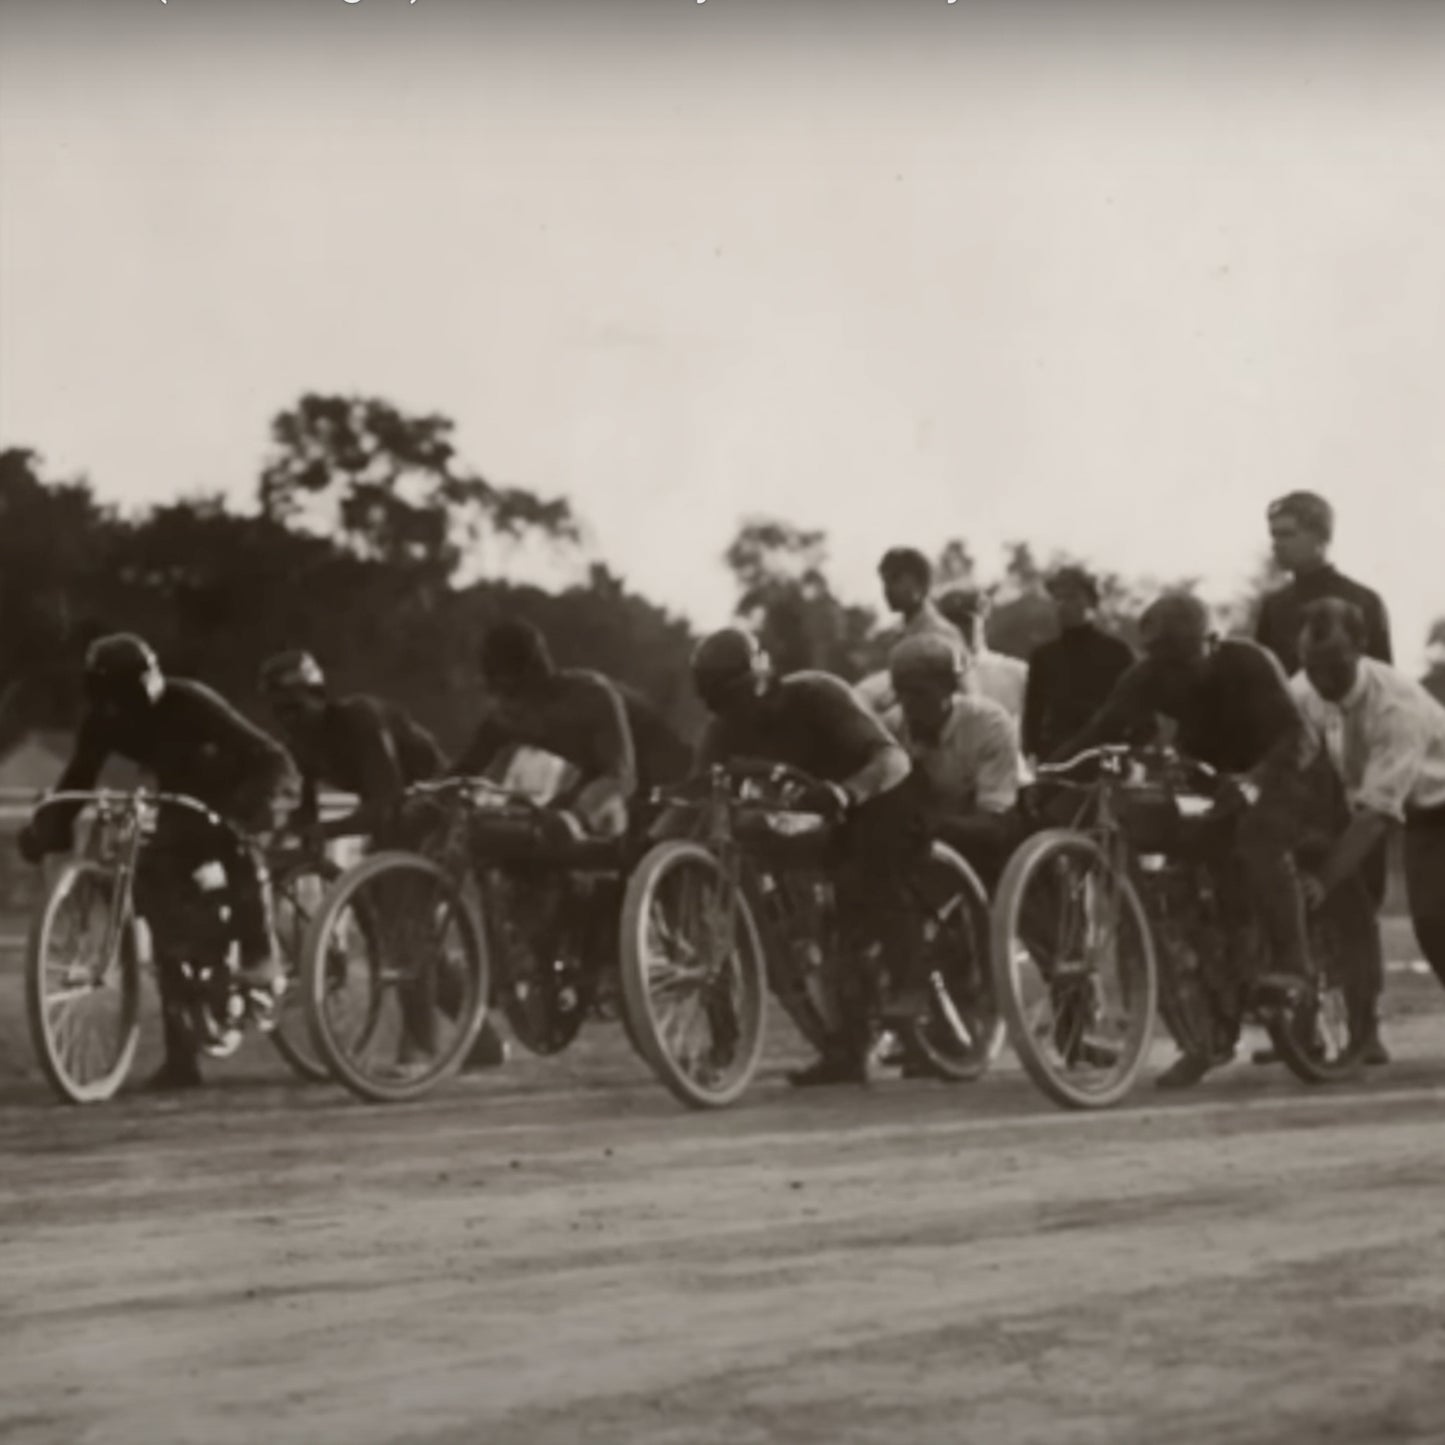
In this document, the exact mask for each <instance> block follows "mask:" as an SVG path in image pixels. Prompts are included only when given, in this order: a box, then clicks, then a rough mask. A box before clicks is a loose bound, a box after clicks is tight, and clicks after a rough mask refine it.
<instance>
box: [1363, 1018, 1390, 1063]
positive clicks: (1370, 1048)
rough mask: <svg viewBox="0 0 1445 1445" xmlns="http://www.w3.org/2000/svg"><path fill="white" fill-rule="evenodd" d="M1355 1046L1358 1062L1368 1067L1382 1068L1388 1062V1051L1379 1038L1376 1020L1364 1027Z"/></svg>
mask: <svg viewBox="0 0 1445 1445" xmlns="http://www.w3.org/2000/svg"><path fill="white" fill-rule="evenodd" d="M1357 1048H1358V1054H1359V1060H1360V1062H1361V1063H1362V1064H1365V1065H1366V1066H1367V1067H1369V1068H1374V1069H1378V1068H1382V1067H1383V1066H1384V1065H1385V1064H1388V1063H1389V1062H1390V1051H1389V1050H1388V1049H1387V1048H1386V1047H1385V1045H1384V1042H1383V1040H1382V1039H1381V1038H1380V1025H1379V1022H1378V1021H1374V1022H1371V1023H1370V1025H1369V1026H1368V1027H1367V1028H1366V1029H1365V1031H1364V1033H1363V1034H1362V1035H1361V1038H1360V1041H1359V1044H1358V1045H1357Z"/></svg>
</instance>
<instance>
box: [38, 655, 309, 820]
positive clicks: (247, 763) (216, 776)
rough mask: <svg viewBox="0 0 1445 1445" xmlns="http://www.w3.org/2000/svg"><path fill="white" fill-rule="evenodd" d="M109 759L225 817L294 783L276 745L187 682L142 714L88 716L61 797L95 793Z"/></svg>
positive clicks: (175, 682) (171, 686) (216, 697)
mask: <svg viewBox="0 0 1445 1445" xmlns="http://www.w3.org/2000/svg"><path fill="white" fill-rule="evenodd" d="M112 754H115V755H118V756H120V757H123V758H127V759H129V760H130V761H131V762H133V763H135V764H136V765H137V766H138V767H140V768H142V769H144V770H145V771H146V772H148V773H150V774H151V775H152V776H153V777H154V779H155V782H156V786H157V787H158V788H160V789H162V790H163V791H165V792H173V793H184V794H187V795H188V796H190V797H192V798H195V799H197V800H198V801H200V802H202V803H205V804H207V805H208V806H209V807H212V808H214V809H215V810H216V811H217V812H218V813H221V814H223V815H225V814H227V813H229V812H231V811H232V810H233V809H234V807H235V806H236V805H237V803H238V800H240V799H243V798H254V797H256V796H258V795H259V794H261V793H264V792H265V791H266V790H267V789H269V788H272V787H274V786H276V785H278V784H279V783H282V782H284V781H285V780H287V779H292V780H294V778H295V765H294V764H293V762H292V760H291V755H290V754H289V753H288V752H287V751H286V749H285V748H284V747H282V745H281V744H280V743H279V742H277V741H276V739H275V738H273V737H270V736H269V735H268V734H266V733H264V732H262V731H261V729H260V728H258V727H257V726H256V725H255V724H254V723H253V722H251V721H250V720H249V719H247V718H245V717H243V716H242V715H241V714H240V713H239V712H237V711H236V709H235V708H233V707H232V706H231V704H230V703H228V702H227V701H226V700H225V699H224V698H223V697H221V696H220V694H219V693H216V692H213V691H212V690H211V689H210V688H208V687H206V686H205V685H204V684H202V683H199V682H192V681H190V680H189V679H187V678H167V679H166V687H165V691H164V692H163V693H162V694H161V695H160V697H159V698H158V699H157V700H156V701H155V702H154V703H153V704H152V705H151V706H150V707H149V708H147V709H145V710H144V711H138V712H136V713H134V714H131V715H127V716H124V717H117V716H115V715H114V714H111V713H108V712H100V711H96V710H94V709H91V710H89V711H87V712H86V714H85V715H84V717H83V718H82V719H81V723H80V731H79V733H78V734H77V736H76V739H75V752H74V753H73V754H72V756H71V759H70V762H69V764H68V765H67V766H66V768H65V771H64V772H63V773H62V774H61V776H60V781H59V783H57V785H56V787H57V789H58V790H65V789H72V788H73V789H76V790H84V789H88V788H93V787H94V786H95V783H96V779H97V778H99V777H100V771H101V769H102V768H103V767H104V766H105V762H106V759H107V758H109V757H110V756H111V755H112ZM293 786H294V781H293ZM57 811H58V812H60V813H62V815H63V814H66V813H69V814H71V815H73V814H74V813H75V812H77V811H79V810H78V808H75V809H72V808H63V809H62V808H59V807H58V808H57Z"/></svg>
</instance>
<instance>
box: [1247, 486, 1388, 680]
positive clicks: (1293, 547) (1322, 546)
mask: <svg viewBox="0 0 1445 1445" xmlns="http://www.w3.org/2000/svg"><path fill="white" fill-rule="evenodd" d="M1268 517H1269V539H1270V544H1271V546H1272V547H1273V549H1274V560H1275V561H1276V562H1277V563H1278V564H1279V565H1280V566H1281V567H1282V568H1283V569H1284V570H1285V571H1286V572H1288V573H1289V574H1290V580H1289V581H1288V582H1286V583H1285V585H1284V586H1283V587H1281V588H1279V589H1278V590H1277V591H1275V592H1271V593H1270V594H1269V596H1267V597H1266V598H1265V599H1264V602H1263V604H1262V605H1261V606H1260V609H1259V622H1258V625H1257V626H1256V628H1255V634H1254V636H1255V641H1256V642H1258V643H1259V645H1260V646H1261V647H1267V648H1268V649H1269V650H1270V651H1271V652H1272V653H1274V655H1275V656H1276V657H1277V658H1279V661H1280V665H1281V666H1282V667H1283V668H1284V670H1285V675H1286V676H1287V677H1293V676H1294V674H1295V673H1296V672H1298V671H1299V668H1300V653H1299V639H1300V630H1301V628H1302V627H1303V626H1304V610H1305V608H1306V607H1308V606H1309V605H1310V603H1311V602H1319V601H1321V600H1323V599H1324V598H1329V597H1332V598H1336V599H1338V600H1339V601H1341V602H1351V603H1353V604H1354V605H1355V606H1356V607H1358V608H1359V609H1360V613H1361V615H1362V616H1363V617H1364V619H1365V656H1366V657H1373V658H1375V659H1376V661H1378V662H1392V661H1393V660H1394V659H1393V658H1392V657H1391V653H1390V619H1389V615H1388V613H1387V612H1386V610H1385V604H1384V602H1383V601H1382V600H1381V599H1380V594H1379V593H1378V592H1374V591H1372V590H1371V589H1370V588H1368V587H1366V586H1365V585H1364V584H1363V583H1362V582H1356V581H1355V580H1354V579H1353V578H1351V577H1346V576H1345V575H1344V573H1343V572H1340V571H1338V570H1337V569H1336V568H1335V567H1334V566H1333V565H1331V563H1330V560H1329V550H1330V542H1331V541H1332V540H1333V538H1334V532H1335V513H1334V508H1332V507H1331V506H1330V504H1329V503H1328V502H1327V501H1326V500H1325V499H1324V498H1323V497H1320V496H1316V495H1315V493H1313V492H1290V493H1289V495H1288V496H1284V497H1280V498H1279V499H1278V500H1277V501H1274V502H1271V503H1270V505H1269V511H1268Z"/></svg>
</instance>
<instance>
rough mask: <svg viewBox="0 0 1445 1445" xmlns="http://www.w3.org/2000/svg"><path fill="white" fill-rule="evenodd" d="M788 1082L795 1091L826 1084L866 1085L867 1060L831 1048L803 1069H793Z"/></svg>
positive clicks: (850, 1051) (857, 1055)
mask: <svg viewBox="0 0 1445 1445" xmlns="http://www.w3.org/2000/svg"><path fill="white" fill-rule="evenodd" d="M788 1082H789V1083H790V1084H791V1085H792V1086H793V1087H794V1088H795V1089H810V1088H814V1087H817V1086H819V1085H826V1084H866V1083H867V1082H868V1062H867V1059H866V1058H865V1057H863V1056H861V1055H859V1054H858V1053H857V1051H856V1050H844V1049H840V1048H832V1049H829V1051H828V1052H827V1053H826V1054H824V1055H823V1056H822V1057H821V1058H819V1059H817V1060H816V1061H815V1062H814V1063H812V1064H809V1065H808V1067H807V1068H805V1069H794V1070H793V1071H792V1072H791V1073H790V1074H789V1075H788Z"/></svg>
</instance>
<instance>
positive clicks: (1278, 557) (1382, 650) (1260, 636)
mask: <svg viewBox="0 0 1445 1445" xmlns="http://www.w3.org/2000/svg"><path fill="white" fill-rule="evenodd" d="M1267 516H1268V519H1269V539H1270V544H1271V546H1272V548H1273V551H1274V560H1275V561H1276V562H1277V563H1278V564H1279V566H1280V567H1282V568H1283V569H1284V570H1285V571H1286V572H1288V573H1289V574H1290V580H1289V581H1288V582H1287V583H1285V585H1284V586H1283V587H1281V588H1279V589H1278V590H1277V591H1274V592H1271V593H1270V594H1269V595H1268V596H1267V597H1266V598H1265V599H1264V602H1263V603H1262V604H1261V606H1260V609H1259V622H1258V624H1257V625H1256V628H1255V634H1254V635H1255V641H1257V642H1258V643H1259V644H1260V646H1261V647H1266V648H1268V649H1269V651H1271V652H1272V653H1274V655H1275V656H1276V657H1277V658H1278V659H1279V661H1280V665H1281V666H1282V667H1283V668H1284V670H1285V674H1286V676H1289V677H1293V676H1294V675H1295V674H1296V673H1297V672H1298V671H1299V669H1300V633H1301V630H1302V629H1303V627H1304V625H1305V620H1306V619H1305V613H1306V609H1307V608H1309V607H1310V605H1311V604H1312V603H1315V602H1322V601H1327V600H1330V599H1333V600H1335V601H1339V602H1348V603H1350V604H1352V605H1353V606H1354V607H1356V608H1358V610H1359V613H1360V616H1361V618H1362V619H1363V621H1364V639H1365V647H1364V655H1365V656H1366V657H1373V658H1374V659H1375V660H1376V661H1377V662H1384V663H1389V662H1392V661H1393V658H1392V656H1391V649H1390V619H1389V614H1388V613H1387V612H1386V610H1385V604H1384V602H1383V601H1382V600H1381V598H1380V595H1379V593H1378V592H1375V591H1372V590H1371V589H1370V588H1369V587H1366V586H1365V585H1364V584H1363V583H1361V582H1356V581H1355V580H1354V579H1353V578H1351V577H1346V576H1345V575H1344V573H1342V572H1340V571H1338V570H1337V569H1336V568H1335V567H1333V566H1332V565H1331V564H1330V561H1329V549H1330V543H1331V542H1332V541H1333V540H1334V533H1335V513H1334V508H1333V507H1331V506H1330V504H1329V503H1328V502H1327V501H1326V500H1325V499H1324V498H1323V497H1321V496H1317V495H1316V494H1315V493H1314V492H1290V493H1289V494H1288V495H1286V496H1283V497H1280V498H1278V499H1276V500H1275V501H1273V502H1271V503H1270V505H1269V509H1268V512H1267ZM1361 877H1362V879H1363V881H1364V885H1365V888H1366V890H1367V891H1368V893H1369V895H1370V897H1371V898H1372V899H1373V900H1374V903H1375V907H1376V909H1377V910H1378V909H1379V908H1380V907H1381V905H1382V904H1383V903H1384V901H1385V890H1386V888H1387V886H1388V883H1389V847H1388V844H1387V843H1386V842H1381V843H1380V844H1379V845H1378V846H1377V847H1376V849H1375V851H1374V853H1373V854H1371V856H1370V857H1369V858H1368V859H1366V861H1365V864H1364V867H1363V868H1362V870H1361ZM1365 1056H1366V1061H1367V1062H1369V1063H1374V1064H1382V1063H1385V1062H1386V1061H1387V1057H1388V1056H1387V1055H1386V1053H1385V1050H1384V1048H1383V1046H1382V1045H1381V1044H1379V1042H1378V1041H1374V1042H1372V1043H1371V1045H1370V1046H1369V1048H1368V1049H1367V1050H1366V1051H1365ZM1277 1057H1278V1056H1277V1055H1276V1053H1275V1051H1274V1050H1273V1049H1261V1050H1260V1051H1259V1052H1258V1053H1257V1054H1256V1055H1255V1061H1256V1062H1257V1063H1261V1064H1265V1063H1273V1062H1274V1061H1275V1059H1276V1058H1277Z"/></svg>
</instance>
